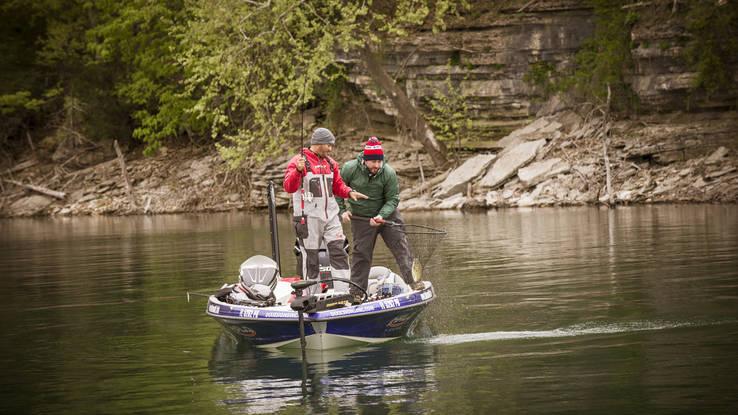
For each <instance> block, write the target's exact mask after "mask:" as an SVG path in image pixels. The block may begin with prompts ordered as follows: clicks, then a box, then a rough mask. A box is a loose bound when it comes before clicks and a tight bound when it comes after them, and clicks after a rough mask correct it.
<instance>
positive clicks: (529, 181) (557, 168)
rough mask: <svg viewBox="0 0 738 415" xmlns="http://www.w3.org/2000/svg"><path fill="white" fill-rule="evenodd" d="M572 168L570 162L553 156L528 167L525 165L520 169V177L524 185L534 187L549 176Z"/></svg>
mask: <svg viewBox="0 0 738 415" xmlns="http://www.w3.org/2000/svg"><path fill="white" fill-rule="evenodd" d="M570 168H571V166H570V165H569V163H567V162H565V161H563V160H561V159H560V158H552V159H548V160H543V161H538V162H535V163H532V164H531V165H529V166H527V167H523V168H522V169H520V170H518V178H519V179H520V182H521V183H522V184H523V185H524V186H528V187H532V186H535V185H537V184H538V183H540V182H542V181H544V180H546V179H548V178H549V177H553V176H556V175H557V174H561V173H566V172H568V171H569V169H570Z"/></svg>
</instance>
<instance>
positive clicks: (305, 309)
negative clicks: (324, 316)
mask: <svg viewBox="0 0 738 415" xmlns="http://www.w3.org/2000/svg"><path fill="white" fill-rule="evenodd" d="M334 280H335V281H343V282H346V283H348V284H351V285H353V286H355V287H356V288H358V289H359V290H361V292H363V293H364V297H363V298H361V300H360V302H357V299H356V298H355V297H354V296H353V295H351V294H349V293H345V294H335V295H331V296H329V297H322V296H321V295H320V294H318V295H315V294H309V295H303V294H302V292H303V290H305V289H306V288H309V287H311V286H313V285H315V284H317V283H320V282H325V281H334ZM290 285H291V286H292V288H293V289H294V290H295V299H294V300H292V302H291V303H290V308H292V309H293V310H295V311H297V312H298V313H315V312H317V311H323V310H329V309H331V308H336V307H342V306H345V305H347V304H352V305H356V304H360V303H363V302H364V301H366V300H367V299H368V298H369V294H368V293H367V292H366V290H364V289H363V288H361V287H360V286H359V285H358V284H356V283H354V282H353V281H351V280H349V279H346V278H338V277H334V278H330V279H328V280H300V281H296V282H293V283H292V284H290ZM298 317H299V315H298Z"/></svg>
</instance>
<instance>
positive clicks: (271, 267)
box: [230, 255, 279, 307]
mask: <svg viewBox="0 0 738 415" xmlns="http://www.w3.org/2000/svg"><path fill="white" fill-rule="evenodd" d="M239 280H240V281H239V283H238V284H236V285H235V286H234V287H233V291H232V292H231V293H230V298H231V300H233V301H234V302H236V303H237V304H245V305H254V306H258V307H267V306H271V305H274V303H275V301H276V299H275V297H274V288H275V287H276V286H277V281H278V280H279V269H278V265H277V263H276V262H275V261H274V260H273V259H271V258H269V257H266V256H264V255H255V256H252V257H251V258H249V259H247V260H246V261H244V262H243V263H242V264H241V267H240V269H239Z"/></svg>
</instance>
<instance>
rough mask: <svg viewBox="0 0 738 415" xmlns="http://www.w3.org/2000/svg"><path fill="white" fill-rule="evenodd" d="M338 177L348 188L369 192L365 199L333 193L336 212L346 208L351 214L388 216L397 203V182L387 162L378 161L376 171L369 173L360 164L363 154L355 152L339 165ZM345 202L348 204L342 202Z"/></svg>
mask: <svg viewBox="0 0 738 415" xmlns="http://www.w3.org/2000/svg"><path fill="white" fill-rule="evenodd" d="M341 178H342V179H343V181H344V182H345V183H346V185H347V186H349V187H351V189H352V190H355V191H357V192H360V193H363V194H365V195H367V196H369V199H359V200H357V201H353V200H351V199H343V198H340V197H336V201H337V202H338V208H339V210H340V213H341V214H342V213H343V212H345V211H346V209H348V210H349V211H351V213H352V214H354V215H357V216H364V217H367V218H373V217H375V216H377V215H379V216H381V217H382V218H387V217H389V216H390V215H391V214H392V212H394V211H395V209H397V205H398V204H399V203H400V186H399V184H398V183H397V173H395V169H393V168H392V167H391V166H390V165H389V164H387V162H386V161H385V162H384V163H383V164H382V167H381V168H380V169H379V171H378V172H377V174H375V175H374V176H373V177H370V176H369V169H367V168H366V166H365V165H364V155H363V154H359V155H358V157H356V158H355V159H353V160H349V161H347V162H346V163H345V164H344V165H343V167H341ZM346 202H348V207H347V206H346Z"/></svg>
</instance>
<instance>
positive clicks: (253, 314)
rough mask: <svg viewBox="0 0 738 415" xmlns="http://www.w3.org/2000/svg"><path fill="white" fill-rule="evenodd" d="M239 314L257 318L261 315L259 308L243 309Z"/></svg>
mask: <svg viewBox="0 0 738 415" xmlns="http://www.w3.org/2000/svg"><path fill="white" fill-rule="evenodd" d="M238 315H239V316H241V317H244V318H257V317H259V310H250V309H248V308H246V309H241V310H240V311H239V312H238Z"/></svg>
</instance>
